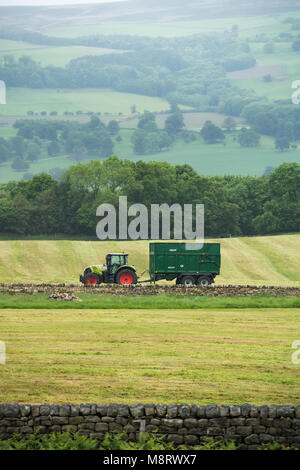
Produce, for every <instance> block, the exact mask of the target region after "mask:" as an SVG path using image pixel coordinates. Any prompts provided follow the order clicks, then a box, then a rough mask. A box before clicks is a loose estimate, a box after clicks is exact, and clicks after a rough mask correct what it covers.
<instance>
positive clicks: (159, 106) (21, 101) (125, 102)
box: [0, 88, 169, 116]
mask: <svg viewBox="0 0 300 470" xmlns="http://www.w3.org/2000/svg"><path fill="white" fill-rule="evenodd" d="M6 103H7V104H6V105H3V106H1V108H0V112H1V115H6V116H20V115H26V114H27V111H30V110H32V111H34V112H39V113H40V112H41V111H47V112H48V113H50V112H51V111H57V112H58V113H59V114H63V113H64V112H65V111H69V112H70V111H72V112H76V111H78V110H81V111H84V112H88V111H94V112H98V111H100V112H101V113H105V112H109V113H111V114H114V113H116V114H117V113H118V112H122V113H124V114H130V107H131V106H132V105H133V104H135V105H136V107H137V110H138V111H139V112H144V110H145V109H147V110H148V111H163V110H166V109H168V108H169V105H168V103H167V102H166V101H165V100H163V99H161V98H152V97H149V96H142V95H135V94H133V93H119V92H116V91H111V90H107V89H104V88H101V89H78V90H56V89H38V90H34V89H28V88H8V90H7V99H6Z"/></svg>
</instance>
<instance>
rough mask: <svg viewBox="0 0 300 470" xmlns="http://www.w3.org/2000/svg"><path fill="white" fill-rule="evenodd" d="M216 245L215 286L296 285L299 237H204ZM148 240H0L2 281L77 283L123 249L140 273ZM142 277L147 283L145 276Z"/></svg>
mask: <svg viewBox="0 0 300 470" xmlns="http://www.w3.org/2000/svg"><path fill="white" fill-rule="evenodd" d="M208 241H209V242H214V241H216V242H220V243H221V253H222V266H221V276H218V277H217V278H216V284H249V285H282V286H299V285H300V270H299V266H300V235H299V234H292V235H278V236H266V237H249V238H248V237H242V238H222V239H214V240H211V239H208ZM148 245H149V241H148V240H139V241H123V242H120V241H108V242H103V241H84V240H81V241H80V240H3V239H2V240H1V241H0V253H1V256H0V279H1V282H13V283H17V282H20V283H31V282H32V283H61V282H65V283H70V282H71V283H78V282H79V274H81V273H82V271H83V269H84V268H85V267H86V266H89V265H91V264H102V263H104V261H105V255H106V254H107V253H113V252H115V253H119V252H122V251H125V252H126V253H129V254H130V257H129V262H130V264H133V265H134V266H135V267H136V270H137V272H138V274H140V273H141V272H143V271H144V270H145V269H148V257H149V254H148ZM142 279H147V274H145V275H144V277H143V278H142Z"/></svg>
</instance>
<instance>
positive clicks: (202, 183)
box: [0, 157, 300, 236]
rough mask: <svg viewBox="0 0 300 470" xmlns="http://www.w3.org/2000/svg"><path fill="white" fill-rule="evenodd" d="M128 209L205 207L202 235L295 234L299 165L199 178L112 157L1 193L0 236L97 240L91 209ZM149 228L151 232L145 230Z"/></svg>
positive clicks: (181, 169) (299, 212)
mask: <svg viewBox="0 0 300 470" xmlns="http://www.w3.org/2000/svg"><path fill="white" fill-rule="evenodd" d="M121 195H125V196H127V197H128V204H129V205H131V204H133V203H142V204H145V205H146V206H147V208H148V209H149V214H150V208H151V204H163V203H167V204H169V205H170V206H171V205H172V204H173V203H179V204H181V205H183V204H204V205H205V235H206V236H210V235H214V236H217V235H219V236H229V235H255V234H257V235H263V234H267V233H280V232H297V231H299V229H300V165H299V164H296V163H284V164H282V165H280V166H279V167H278V168H276V169H275V170H274V171H273V172H272V173H270V174H269V175H268V176H263V177H250V176H248V177H246V176H230V175H228V176H202V175H199V174H197V173H196V172H195V171H194V170H193V169H192V168H191V167H190V166H188V165H176V166H172V165H170V164H168V163H163V162H148V163H146V162H143V161H138V162H136V163H135V162H131V161H128V160H120V159H118V158H117V157H110V158H108V159H106V160H104V161H102V162H101V161H99V160H94V161H91V162H89V163H86V164H77V165H75V166H72V167H70V168H69V169H68V170H67V171H65V172H64V173H63V175H62V177H61V179H60V181H56V180H55V179H54V178H52V177H51V176H49V175H47V174H40V175H37V176H34V177H33V178H31V179H29V180H27V181H20V182H15V181H12V182H9V183H7V184H2V185H1V186H0V232H2V233H4V232H5V233H17V234H25V235H53V234H58V233H64V234H69V235H75V234H77V235H90V236H93V235H95V229H96V224H97V222H98V221H99V219H98V218H97V217H96V208H97V207H98V206H99V205H100V204H102V203H111V204H113V205H114V206H115V207H118V200H119V196H121ZM149 225H150V224H149Z"/></svg>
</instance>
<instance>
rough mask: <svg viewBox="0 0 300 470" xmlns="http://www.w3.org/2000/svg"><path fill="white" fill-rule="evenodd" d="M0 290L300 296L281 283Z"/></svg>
mask: <svg viewBox="0 0 300 470" xmlns="http://www.w3.org/2000/svg"><path fill="white" fill-rule="evenodd" d="M0 293H6V294H7V293H8V294H40V293H45V294H54V293H94V294H107V295H116V296H143V295H160V294H173V295H189V296H207V297H235V296H243V297H246V296H272V297H299V296H300V287H278V286H248V285H247V286H243V285H227V286H209V287H200V286H199V287H198V286H190V287H185V286H176V285H172V286H161V285H160V286H158V285H146V286H145V285H143V284H140V285H135V286H119V285H115V284H114V285H101V286H89V287H85V286H81V285H78V284H0Z"/></svg>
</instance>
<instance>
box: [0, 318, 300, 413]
mask: <svg viewBox="0 0 300 470" xmlns="http://www.w3.org/2000/svg"><path fill="white" fill-rule="evenodd" d="M0 320H1V335H0V337H1V340H2V341H5V342H6V351H7V362H6V365H1V366H0V396H1V401H2V402H19V403H43V402H47V403H65V402H67V403H82V402H96V403H101V402H102V403H103V402H106V403H111V402H118V403H124V402H125V403H128V402H129V403H134V402H136V401H141V400H142V401H143V402H146V403H147V402H150V403H153V402H154V403H162V402H163V403H164V402H166V403H173V402H188V403H201V404H208V403H218V404H222V403H227V404H234V403H245V402H247V403H254V404H256V405H259V404H264V403H268V404H271V403H280V404H284V403H286V404H290V403H296V402H297V401H298V399H299V366H297V365H294V364H292V362H291V355H292V353H293V352H294V350H293V349H292V347H291V345H292V343H293V341H294V340H295V339H297V338H298V337H297V332H299V329H300V311H299V309H274V310H272V309H268V310H263V309H260V310H259V309H252V310H242V311H239V310H233V311H232V310H230V309H228V310H225V311H221V310H201V311H198V310H193V311H189V310H185V311H181V310H164V311H163V312H162V311H161V310H152V311H149V310H146V311H143V310H105V311H104V310H103V311H101V310H97V311H93V310H84V311H71V310H60V311H55V310H27V311H14V310H7V311H1V313H0Z"/></svg>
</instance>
